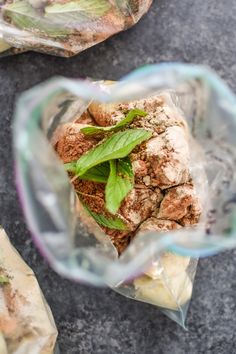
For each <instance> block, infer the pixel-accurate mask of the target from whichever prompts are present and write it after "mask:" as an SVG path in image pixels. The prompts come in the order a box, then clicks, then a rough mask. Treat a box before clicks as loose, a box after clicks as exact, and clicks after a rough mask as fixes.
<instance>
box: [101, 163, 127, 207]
mask: <svg viewBox="0 0 236 354" xmlns="http://www.w3.org/2000/svg"><path fill="white" fill-rule="evenodd" d="M133 186H134V174H133V170H132V165H131V162H130V160H129V158H125V159H119V160H111V161H110V175H109V178H108V181H107V185H106V189H105V200H106V208H107V210H108V211H109V212H110V213H112V214H116V212H117V211H118V209H119V207H120V205H121V202H122V200H123V199H124V198H125V197H126V195H127V194H128V193H129V192H130V191H131V189H132V188H133Z"/></svg>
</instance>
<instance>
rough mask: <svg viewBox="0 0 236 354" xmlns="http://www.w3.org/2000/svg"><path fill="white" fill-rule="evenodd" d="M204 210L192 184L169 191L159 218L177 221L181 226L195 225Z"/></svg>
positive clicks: (158, 215)
mask: <svg viewBox="0 0 236 354" xmlns="http://www.w3.org/2000/svg"><path fill="white" fill-rule="evenodd" d="M201 212H202V208H201V205H200V201H199V198H198V197H197V194H196V191H195V189H194V187H193V186H192V185H191V184H185V185H180V186H177V187H173V188H171V189H169V190H168V191H167V193H166V195H165V196H164V198H163V200H162V202H161V204H160V209H159V211H158V212H157V217H158V218H161V219H168V220H175V221H178V222H179V223H180V224H181V225H183V226H186V225H193V224H196V223H197V222H198V221H199V218H200V215H201Z"/></svg>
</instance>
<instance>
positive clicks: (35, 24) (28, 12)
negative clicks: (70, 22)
mask: <svg viewBox="0 0 236 354" xmlns="http://www.w3.org/2000/svg"><path fill="white" fill-rule="evenodd" d="M2 12H3V15H4V16H8V17H9V18H10V19H11V21H12V22H13V24H14V25H15V26H17V27H18V28H21V29H25V30H29V31H34V30H37V31H39V32H41V33H42V34H47V35H49V36H51V37H58V36H65V35H67V34H69V33H71V31H69V30H68V29H66V28H63V27H62V26H59V25H56V24H55V23H54V24H53V21H51V20H50V21H49V20H46V19H45V18H44V17H42V16H43V15H42V14H40V13H38V12H37V11H36V10H35V9H34V8H33V7H32V6H31V5H30V4H29V3H28V2H27V1H24V0H18V1H15V2H13V3H11V4H6V5H4V6H2Z"/></svg>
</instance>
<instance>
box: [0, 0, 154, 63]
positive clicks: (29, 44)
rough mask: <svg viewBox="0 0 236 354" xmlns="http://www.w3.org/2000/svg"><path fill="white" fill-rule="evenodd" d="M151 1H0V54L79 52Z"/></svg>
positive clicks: (120, 27) (128, 21) (145, 8)
mask: <svg viewBox="0 0 236 354" xmlns="http://www.w3.org/2000/svg"><path fill="white" fill-rule="evenodd" d="M151 3H152V0H76V1H73V0H68V1H60V0H59V1H58V0H53V1H45V0H14V1H10V0H3V1H0V54H1V52H2V55H7V54H9V53H18V52H21V51H24V50H35V51H39V52H44V53H48V54H54V55H59V56H65V57H69V56H72V55H75V54H78V53H80V52H81V51H83V50H85V49H86V48H89V47H91V46H93V45H95V44H97V43H99V42H102V41H104V40H105V39H107V38H108V37H110V36H112V35H113V34H115V33H117V32H120V31H123V30H125V29H127V28H129V27H131V26H132V25H134V24H135V23H136V22H138V20H139V19H140V18H141V17H142V16H143V14H144V13H146V12H147V11H148V9H149V7H150V5H151ZM11 47H12V48H11Z"/></svg>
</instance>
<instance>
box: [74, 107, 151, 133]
mask: <svg viewBox="0 0 236 354" xmlns="http://www.w3.org/2000/svg"><path fill="white" fill-rule="evenodd" d="M147 114H148V113H147V112H144V111H142V110H141V109H137V108H136V109H132V110H131V111H129V113H128V114H127V115H126V117H125V118H124V119H122V120H121V121H120V122H119V123H118V124H116V125H112V126H110V127H97V126H92V125H91V126H90V127H86V128H82V129H81V133H83V134H84V135H94V134H99V133H106V132H111V131H116V130H119V129H122V128H124V127H125V126H127V125H128V124H130V123H132V122H133V120H134V118H136V117H138V116H139V117H145V116H146V115H147Z"/></svg>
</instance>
